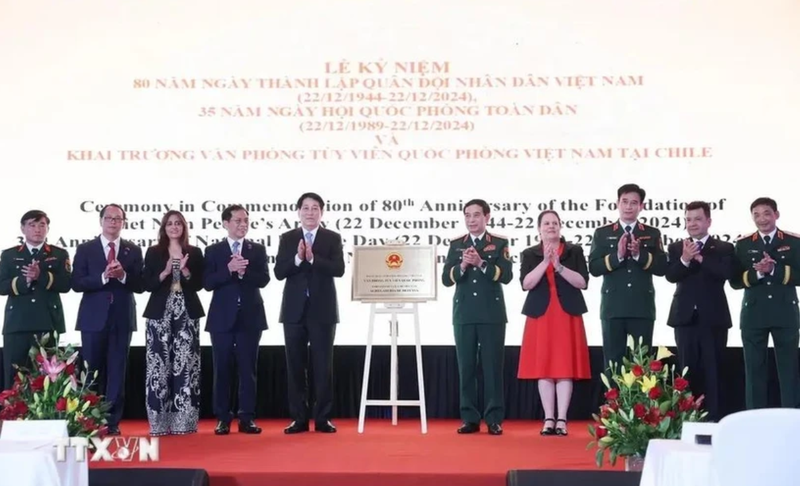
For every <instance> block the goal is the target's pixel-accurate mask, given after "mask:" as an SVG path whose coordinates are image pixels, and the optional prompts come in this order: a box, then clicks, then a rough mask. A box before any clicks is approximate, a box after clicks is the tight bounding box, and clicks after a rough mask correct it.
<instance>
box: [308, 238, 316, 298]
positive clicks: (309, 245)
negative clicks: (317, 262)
mask: <svg viewBox="0 0 800 486" xmlns="http://www.w3.org/2000/svg"><path fill="white" fill-rule="evenodd" d="M313 245H314V233H311V232H308V233H306V246H308V247H309V248H310V247H312V246H313ZM310 295H311V294H310V293H309V291H308V280H306V297H308V296H310Z"/></svg>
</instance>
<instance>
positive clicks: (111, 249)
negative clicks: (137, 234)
mask: <svg viewBox="0 0 800 486" xmlns="http://www.w3.org/2000/svg"><path fill="white" fill-rule="evenodd" d="M115 246H116V244H115V243H114V242H113V241H110V242H109V243H108V258H107V260H108V263H111V262H113V261H114V260H116V259H117V252H116V251H114V247H115Z"/></svg>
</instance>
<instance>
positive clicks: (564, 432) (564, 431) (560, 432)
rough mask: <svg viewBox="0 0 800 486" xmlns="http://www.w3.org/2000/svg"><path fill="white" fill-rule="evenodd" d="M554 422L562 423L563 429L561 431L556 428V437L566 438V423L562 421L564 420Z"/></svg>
mask: <svg viewBox="0 0 800 486" xmlns="http://www.w3.org/2000/svg"><path fill="white" fill-rule="evenodd" d="M556 422H564V428H563V429H561V428H558V427H556V435H560V436H562V437H563V436H566V435H567V421H566V420H564V419H558V420H556Z"/></svg>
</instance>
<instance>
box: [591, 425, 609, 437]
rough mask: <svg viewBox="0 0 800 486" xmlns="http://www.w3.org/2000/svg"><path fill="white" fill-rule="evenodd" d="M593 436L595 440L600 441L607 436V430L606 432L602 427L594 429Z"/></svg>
mask: <svg viewBox="0 0 800 486" xmlns="http://www.w3.org/2000/svg"><path fill="white" fill-rule="evenodd" d="M594 435H595V438H596V439H597V440H600V439H602V438H603V437H605V436H607V435H608V430H606V428H605V427H602V426H600V427H597V428H595V429H594Z"/></svg>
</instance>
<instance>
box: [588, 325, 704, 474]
mask: <svg viewBox="0 0 800 486" xmlns="http://www.w3.org/2000/svg"><path fill="white" fill-rule="evenodd" d="M628 349H629V350H630V353H629V357H625V358H623V360H622V365H621V366H619V369H617V364H616V363H614V364H612V366H610V367H609V368H608V371H609V372H610V374H611V381H613V383H614V384H615V386H612V385H611V383H610V382H609V379H608V377H607V376H606V374H605V373H603V374H601V379H602V381H603V384H604V385H605V386H606V388H607V390H608V391H606V393H605V403H604V404H603V405H602V406H601V407H600V411H599V413H596V414H593V415H592V417H593V418H594V421H595V423H594V424H591V425H589V433H590V434H591V436H592V438H593V439H594V440H592V441H591V442H590V443H589V446H588V448H592V447H595V446H596V447H597V452H596V454H595V461H596V463H597V467H602V465H603V459H604V458H605V457H606V452H607V453H608V454H607V456H608V462H609V463H610V464H611V465H612V466H613V465H615V464H616V461H617V458H618V457H624V458H626V463H627V461H629V460H630V459H632V458H639V459H643V458H644V455H645V452H646V451H647V444H648V442H649V441H650V439H679V438H680V436H681V430H682V428H683V423H684V422H701V421H703V419H705V417H706V415H707V414H708V413H707V412H705V411H703V410H701V406H702V403H703V398H704V397H702V396H701V397H695V396H694V395H692V392H691V390H690V389H689V381H688V380H687V379H686V378H685V376H686V372H687V371H688V368H684V369H683V371H682V372H681V374H680V375H676V373H675V365H672V366H670V365H668V364H664V362H663V360H665V359H666V358H669V357H671V356H673V354H672V353H671V352H670V351H669V350H668V349H667V348H665V347H659V348H658V352H657V354H656V357H655V358H653V356H652V354H651V353H650V352H649V350H648V347H647V346H644V345H642V341H641V339H640V340H639V343H638V346H634V341H633V337H632V336H628Z"/></svg>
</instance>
